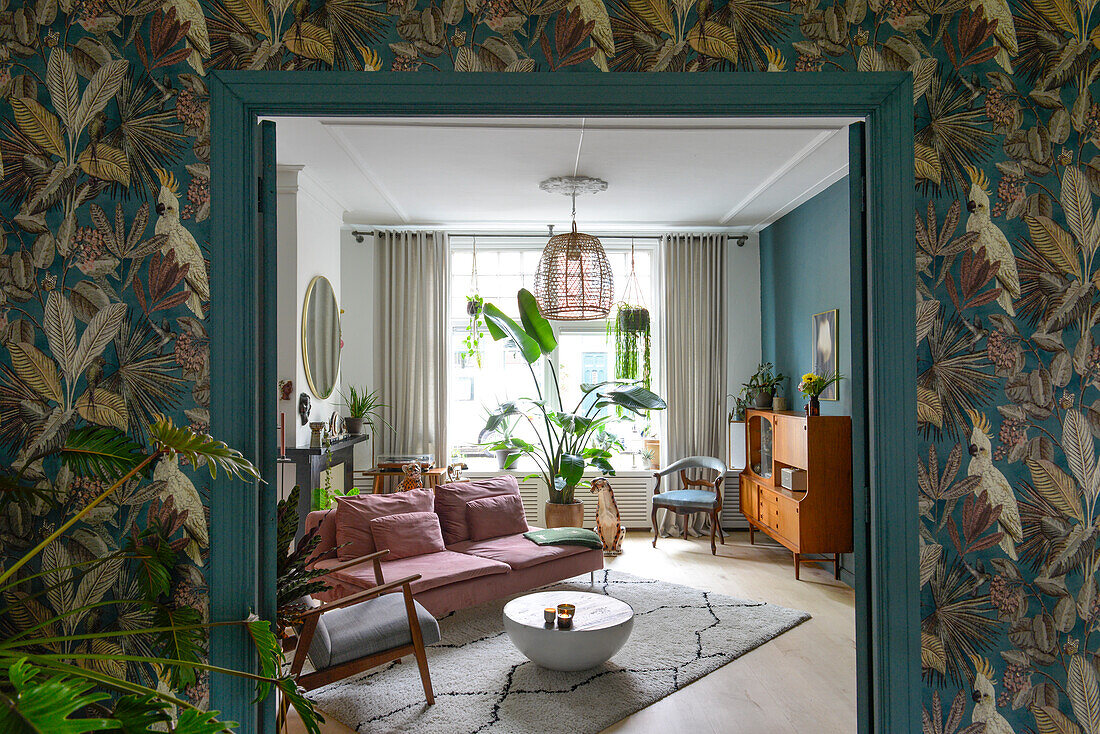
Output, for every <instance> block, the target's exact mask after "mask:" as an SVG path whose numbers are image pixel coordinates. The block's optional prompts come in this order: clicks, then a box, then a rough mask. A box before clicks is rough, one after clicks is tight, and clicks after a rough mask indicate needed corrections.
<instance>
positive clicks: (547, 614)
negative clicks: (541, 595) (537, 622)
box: [542, 607, 558, 624]
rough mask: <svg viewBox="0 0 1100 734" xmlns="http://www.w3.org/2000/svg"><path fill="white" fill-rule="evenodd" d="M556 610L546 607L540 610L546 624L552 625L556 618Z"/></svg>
mask: <svg viewBox="0 0 1100 734" xmlns="http://www.w3.org/2000/svg"><path fill="white" fill-rule="evenodd" d="M557 613H558V610H557V609H555V608H554V607H546V609H543V610H542V617H543V619H545V620H546V624H554V618H555V617H556V616H557Z"/></svg>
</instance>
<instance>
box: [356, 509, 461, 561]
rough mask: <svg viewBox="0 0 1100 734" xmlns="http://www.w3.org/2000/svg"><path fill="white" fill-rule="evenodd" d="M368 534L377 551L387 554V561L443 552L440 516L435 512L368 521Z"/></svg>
mask: <svg viewBox="0 0 1100 734" xmlns="http://www.w3.org/2000/svg"><path fill="white" fill-rule="evenodd" d="M370 534H371V535H372V536H374V545H375V547H377V548H378V550H388V551H389V552H390V553H389V555H388V556H386V558H387V559H389V560H394V559H397V558H408V557H409V556H421V555H424V554H425V553H438V552H439V551H441V550H446V547H445V546H444V545H443V531H441V530H440V529H439V515H436V514H435V513H434V512H431V511H428V512H399V513H397V514H396V515H386V516H385V517H376V518H374V519H373V520H371V521H370Z"/></svg>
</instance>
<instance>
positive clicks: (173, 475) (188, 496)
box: [153, 456, 210, 566]
mask: <svg viewBox="0 0 1100 734" xmlns="http://www.w3.org/2000/svg"><path fill="white" fill-rule="evenodd" d="M153 481H154V482H163V484H162V485H161V489H160V499H161V501H166V500H167V499H168V498H169V497H171V498H172V500H173V505H174V506H175V508H176V511H177V512H184V511H186V512H187V519H186V520H184V522H183V529H184V531H185V532H186V533H187V555H188V556H190V558H191V560H192V561H194V562H195V565H198V566H201V565H202V551H203V549H204V548H206V546H207V545H209V543H210V534H209V531H208V528H207V526H206V512H205V511H204V510H203V506H202V497H200V496H199V491H198V490H197V489H195V485H194V484H192V483H191V480H190V479H188V478H187V475H186V474H184V473H183V471H182V470H181V469H180V467H179V458H178V457H175V456H174V457H172V458H168V457H164V458H162V459H161V460H160V461H158V462H157V467H156V469H154V470H153Z"/></svg>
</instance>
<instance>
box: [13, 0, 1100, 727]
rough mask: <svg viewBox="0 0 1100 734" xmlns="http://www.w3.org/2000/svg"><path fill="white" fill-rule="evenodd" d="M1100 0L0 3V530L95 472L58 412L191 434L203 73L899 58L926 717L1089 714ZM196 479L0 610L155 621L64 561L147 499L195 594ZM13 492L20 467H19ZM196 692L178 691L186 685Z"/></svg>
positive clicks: (203, 285)
mask: <svg viewBox="0 0 1100 734" xmlns="http://www.w3.org/2000/svg"><path fill="white" fill-rule="evenodd" d="M1095 10H1096V0H1013V2H1012V3H1011V4H1010V3H1009V2H1007V0H844V1H841V0H794V1H793V2H773V1H771V0H380V1H372V0H209V1H208V2H201V3H200V2H199V0H35V1H30V0H28V1H27V2H23V3H19V2H11V1H10V0H0V94H2V96H3V100H2V102H0V111H2V114H0V228H2V230H0V236H2V239H0V243H2V245H0V344H2V348H0V453H2V455H3V456H4V462H3V466H4V467H6V468H8V467H10V469H7V470H6V471H5V472H3V473H2V474H0V490H3V491H0V543H2V547H3V553H4V554H5V555H13V556H14V555H18V554H19V553H20V552H21V551H22V550H24V549H26V548H27V547H28V546H29V545H30V544H31V543H32V541H34V539H35V538H36V537H39V538H40V537H42V534H43V532H44V530H46V529H48V528H51V527H54V526H56V524H57V522H58V518H59V517H61V516H63V515H64V514H66V513H71V511H72V508H74V507H80V506H81V503H83V502H87V500H88V498H89V497H92V496H94V495H95V494H96V489H97V485H96V483H95V481H93V480H92V479H91V478H90V477H89V476H82V475H80V474H79V473H76V472H74V471H73V470H71V469H69V468H67V465H62V466H57V465H54V464H53V463H51V462H50V461H48V460H43V458H42V457H44V456H46V455H47V454H49V453H50V452H51V451H52V450H55V449H56V448H57V447H58V446H59V445H61V444H63V443H65V442H66V441H68V442H69V443H70V444H71V443H72V442H73V441H74V440H75V439H74V438H73V437H74V434H75V436H76V438H77V439H78V438H79V436H80V435H81V434H79V433H78V432H79V431H82V430H91V429H94V428H95V427H97V426H98V427H115V428H121V429H124V430H128V431H130V432H131V433H132V434H134V436H135V438H137V439H139V440H141V439H142V438H143V437H142V436H141V432H142V428H141V426H143V425H146V424H147V423H148V422H149V421H150V419H151V418H152V417H153V416H155V415H156V414H158V413H164V414H167V415H172V416H176V417H177V420H183V421H184V422H186V423H189V424H190V425H191V426H193V427H195V428H197V429H200V430H205V429H206V427H207V424H208V420H209V405H210V400H211V395H210V390H209V368H210V360H211V358H212V357H211V355H210V353H209V349H208V329H210V328H217V324H211V323H209V321H208V320H207V318H206V313H207V311H208V307H209V303H208V299H209V293H210V289H209V282H210V279H211V278H217V277H218V273H217V272H211V271H210V262H209V238H210V232H209V229H208V225H207V224H206V220H207V217H208V213H209V207H210V198H209V197H210V170H209V154H210V137H211V135H212V134H215V133H216V132H217V131H212V130H211V129H210V124H209V113H208V110H209V104H208V94H207V87H206V84H205V82H204V77H205V75H206V72H207V71H208V70H210V69H225V68H233V69H284V70H293V69H350V70H361V71H363V72H364V73H367V72H377V71H385V72H395V71H404V72H411V71H420V72H425V73H431V72H432V71H450V70H457V71H468V72H477V71H512V72H527V73H546V72H551V71H560V70H568V71H571V72H572V71H577V72H580V71H584V72H597V71H634V72H662V71H690V72H700V73H703V72H709V73H736V72H740V71H753V70H756V71H765V70H766V71H770V72H777V73H779V72H788V73H829V72H831V71H841V70H846V71H854V70H859V71H867V72H873V71H880V70H903V71H910V72H912V74H913V77H914V87H915V90H914V99H915V103H916V120H915V126H916V128H915V129H916V146H915V150H914V152H913V154H914V160H915V166H916V180H915V181H914V186H915V187H916V189H917V193H918V197H917V198H918V202H919V205H918V211H916V212H914V216H915V218H916V232H917V253H918V254H917V261H916V262H915V263H914V264H913V265H914V267H915V269H916V274H917V287H918V294H917V299H918V303H917V310H916V314H915V318H916V324H917V341H918V354H919V363H918V364H917V365H915V367H916V375H917V377H916V379H917V392H918V400H919V405H918V416H919V423H918V425H916V426H914V427H913V430H914V431H917V432H918V433H919V436H920V438H921V445H922V450H921V458H920V459H919V461H918V463H917V465H916V466H914V467H913V471H915V472H917V474H918V477H919V487H920V496H919V497H917V498H914V499H915V500H916V501H918V502H919V504H920V539H921V545H920V568H921V585H922V609H921V616H922V627H921V637H922V654H921V667H922V670H923V674H924V682H925V685H926V687H927V690H926V695H925V716H924V721H923V728H924V731H925V732H926V733H927V734H944V733H946V732H950V733H954V732H959V731H965V732H972V733H973V732H981V731H983V730H987V731H989V732H997V733H998V734H1001V733H1003V732H1010V731H1016V732H1025V731H1039V732H1044V733H1047V732H1059V733H1062V734H1076V733H1079V732H1080V733H1084V734H1094V733H1096V732H1100V683H1098V680H1100V672H1098V667H1100V662H1098V652H1100V586H1098V583H1097V570H1098V569H1097V567H1098V565H1100V542H1098V540H1100V537H1098V536H1100V466H1098V463H1097V457H1096V446H1095V441H1096V438H1097V437H1098V436H1100V339H1098V338H1097V337H1095V336H1094V335H1095V334H1097V328H1096V325H1097V321H1098V320H1100V298H1098V286H1100V263H1097V258H1096V251H1097V247H1098V245H1100V216H1098V215H1097V212H1096V206H1095V198H1096V195H1097V194H1098V193H1100V149H1098V146H1100V100H1094V99H1093V90H1094V89H1100V87H1098V86H1097V85H1096V79H1097V75H1098V74H1100V17H1098V18H1097V22H1096V23H1093V14H1094V11H1095ZM1097 15H1098V16H1100V13H1097ZM213 358H215V359H216V358H217V355H213ZM190 476H191V475H190V473H189V472H188V471H186V468H180V466H178V465H177V464H176V463H174V462H173V463H168V464H163V465H161V466H158V470H157V473H156V475H155V476H152V477H150V478H148V480H145V481H141V482H134V483H132V485H131V486H129V488H128V489H127V490H126V491H123V492H121V493H120V494H117V495H115V496H114V497H113V499H112V500H111V501H110V502H109V503H105V504H104V505H102V506H100V507H97V508H96V511H95V512H93V513H92V514H90V515H89V516H88V518H87V521H86V522H82V523H81V524H80V526H79V531H78V532H76V533H75V534H71V535H70V536H69V537H68V538H67V539H66V540H65V542H64V543H58V544H57V545H56V547H51V549H50V550H49V552H47V553H45V554H44V556H43V562H42V568H41V569H37V570H40V571H42V572H44V574H45V575H44V578H47V579H48V580H49V588H50V591H49V593H44V594H42V595H40V596H39V597H37V598H36V599H34V600H33V604H27V605H24V607H25V608H28V609H32V610H35V611H34V614H32V615H24V617H23V618H18V619H11V618H7V619H3V620H2V622H3V624H4V626H5V628H6V629H9V630H12V629H14V630H19V629H27V628H29V627H32V626H34V625H36V624H39V623H41V622H42V621H43V620H48V619H49V618H51V617H52V616H54V615H55V614H56V613H57V612H58V611H61V610H64V609H72V608H77V607H85V606H87V607H89V609H88V612H87V613H86V614H83V615H82V616H80V617H78V622H74V623H73V624H74V625H75V627H79V628H81V629H83V630H84V631H92V630H95V629H101V628H111V629H136V628H139V627H140V626H141V625H143V624H147V623H148V620H146V619H143V617H142V615H143V611H142V609H141V608H139V607H131V606H126V605H112V604H110V600H111V599H126V598H129V597H131V596H132V594H131V593H130V591H131V590H132V588H133V587H135V586H136V585H138V584H140V583H141V578H140V572H141V569H140V567H137V568H135V567H133V566H132V565H121V564H107V568H105V569H104V570H103V571H102V573H99V574H97V575H96V578H95V579H93V580H91V581H89V582H87V583H84V582H83V581H84V580H83V579H81V583H79V584H77V583H76V582H75V580H74V578H73V575H72V573H71V567H72V566H73V565H74V564H78V563H80V562H82V561H85V560H87V559H90V558H95V557H101V556H103V555H104V554H107V553H109V552H112V551H114V550H116V549H118V548H120V547H122V546H123V545H124V544H127V543H130V544H133V543H134V539H137V538H141V537H142V536H143V533H144V532H145V530H146V529H147V528H148V527H150V526H151V525H154V524H155V525H157V527H159V528H162V529H163V528H167V529H169V530H170V531H171V533H172V536H171V537H174V538H175V541H174V542H173V543H172V544H171V546H170V547H167V548H160V549H159V550H158V553H168V554H171V553H174V554H176V555H177V556H178V559H179V563H177V564H176V572H175V576H174V578H172V579H171V580H170V583H171V587H170V588H171V596H172V598H173V600H174V604H175V605H177V607H178V608H179V609H181V610H197V611H198V612H199V613H202V609H203V607H204V599H205V590H204V585H203V572H202V569H203V565H204V561H205V558H206V552H207V542H208V538H207V518H206V515H205V513H206V511H205V509H204V506H205V501H204V493H205V489H204V488H203V487H202V486H196V484H195V483H194V482H193V481H192V479H191V478H190ZM16 485H21V486H27V485H30V486H32V487H33V489H34V490H35V491H32V492H18V493H14V492H9V491H7V490H8V489H10V488H11V487H12V486H16ZM9 601H10V600H9ZM101 602H102V604H101ZM68 631H69V632H79V631H80V630H79V629H75V628H74V629H73V630H68ZM123 639H125V640H127V642H126V643H125V645H129V646H132V647H133V648H134V649H135V650H139V649H140V646H141V645H142V638H141V636H133V637H125V638H123ZM88 644H89V645H92V646H95V645H96V644H97V643H96V642H95V641H92V642H90V643H88ZM104 644H107V643H104ZM110 644H112V645H114V644H115V643H110ZM100 647H102V645H101V646H100ZM121 651H123V652H125V650H121ZM96 664H104V665H107V664H112V665H116V666H121V665H131V669H130V670H128V671H127V672H128V673H129V674H130V675H132V676H135V677H138V678H141V677H145V678H154V679H155V678H156V676H157V675H158V673H157V671H155V670H148V669H142V668H141V667H140V666H137V665H133V664H126V663H96ZM170 683H171V681H160V682H159V684H160V685H162V686H163V685H168V684H170ZM204 685H205V683H204V680H203V679H202V678H199V679H197V680H195V681H193V682H191V683H190V686H189V688H188V691H187V693H188V694H189V695H190V696H191V697H192V698H194V699H197V700H200V701H201V700H202V699H203V697H204V696H205V691H204ZM915 726H916V722H914V727H915Z"/></svg>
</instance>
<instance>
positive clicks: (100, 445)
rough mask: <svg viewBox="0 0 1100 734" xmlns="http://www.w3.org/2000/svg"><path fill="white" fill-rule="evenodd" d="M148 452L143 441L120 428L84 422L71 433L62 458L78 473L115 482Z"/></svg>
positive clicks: (63, 449)
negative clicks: (139, 442)
mask: <svg viewBox="0 0 1100 734" xmlns="http://www.w3.org/2000/svg"><path fill="white" fill-rule="evenodd" d="M144 458H145V454H144V453H143V452H142V449H141V445H140V444H138V443H137V442H135V441H134V440H133V439H131V438H130V437H129V436H128V435H126V434H125V433H123V432H122V431H120V430H118V429H117V428H107V427H101V426H84V427H81V428H77V429H75V430H73V431H71V432H70V433H69V437H68V439H67V440H66V441H65V446H64V447H63V448H62V449H61V460H62V461H63V462H65V464H66V465H68V467H69V468H70V469H72V470H73V472H74V473H75V474H83V475H87V476H92V477H95V478H96V479H99V480H100V481H107V482H113V481H114V480H116V479H118V478H119V477H121V476H123V475H125V474H126V473H127V472H128V471H130V470H131V469H133V468H134V467H135V466H137V465H138V463H140V462H141V460H142V459H144Z"/></svg>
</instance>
